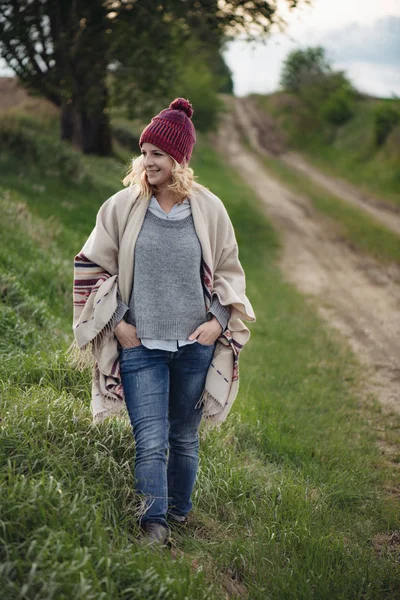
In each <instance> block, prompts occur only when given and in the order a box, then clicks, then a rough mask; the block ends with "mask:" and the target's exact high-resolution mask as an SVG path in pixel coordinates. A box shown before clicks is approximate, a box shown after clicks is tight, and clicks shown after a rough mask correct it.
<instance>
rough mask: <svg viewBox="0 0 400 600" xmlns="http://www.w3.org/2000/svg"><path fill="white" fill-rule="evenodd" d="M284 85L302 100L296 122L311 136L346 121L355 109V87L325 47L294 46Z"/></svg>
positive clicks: (285, 68) (284, 71)
mask: <svg viewBox="0 0 400 600" xmlns="http://www.w3.org/2000/svg"><path fill="white" fill-rule="evenodd" d="M281 85H282V86H283V87H284V89H285V90H286V91H288V92H290V93H292V94H294V95H295V96H296V97H297V98H299V100H300V107H299V113H298V117H297V125H298V127H299V129H301V130H302V135H304V133H305V134H306V135H308V136H310V135H311V136H312V135H314V134H315V133H316V134H317V135H318V133H319V132H321V131H323V132H324V135H325V137H326V139H329V138H330V137H331V136H332V127H338V126H340V125H343V124H344V123H346V122H347V121H348V120H349V119H350V118H351V116H352V114H353V111H354V106H353V105H354V98H355V90H354V89H353V87H352V85H351V83H350V81H349V80H348V79H347V77H346V75H345V73H344V72H342V71H334V70H333V68H332V66H331V64H330V62H329V61H328V59H327V58H326V53H325V50H324V48H322V47H320V46H318V47H316V48H311V47H310V48H306V49H305V50H295V51H293V52H291V53H290V54H289V55H288V57H287V58H286V60H285V62H284V65H283V68H282V73H281Z"/></svg>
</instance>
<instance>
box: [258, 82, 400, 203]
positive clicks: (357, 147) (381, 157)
mask: <svg viewBox="0 0 400 600" xmlns="http://www.w3.org/2000/svg"><path fill="white" fill-rule="evenodd" d="M254 98H255V99H256V101H257V103H258V104H259V106H260V107H261V108H264V109H266V110H267V111H268V112H269V113H270V114H272V115H273V116H275V118H276V119H277V120H278V121H279V123H280V125H281V126H282V128H283V130H284V131H285V132H286V133H287V135H288V138H289V140H290V144H291V145H292V146H293V147H294V148H295V149H296V150H297V151H299V152H301V153H302V154H304V155H305V156H306V157H307V159H308V160H309V161H311V162H312V163H313V164H315V166H317V167H319V168H321V169H322V170H323V171H326V172H327V173H330V174H331V175H335V176H339V177H343V178H344V179H347V180H348V181H350V182H351V183H353V184H355V185H357V186H358V187H359V188H361V189H362V190H363V191H364V193H366V194H367V195H368V194H372V195H374V196H377V197H378V198H380V199H381V200H384V201H386V202H388V203H390V204H392V205H394V206H396V207H399V206H400V169H399V158H400V156H399V148H398V139H399V133H400V130H399V128H397V130H396V132H393V133H392V135H391V136H389V137H388V139H387V142H386V143H385V144H384V145H383V146H382V147H376V146H375V143H374V119H375V111H376V109H377V108H378V107H379V106H382V105H383V104H385V103H386V104H387V103H391V104H392V105H393V106H395V107H397V109H398V110H400V101H399V99H398V98H393V99H377V98H369V97H364V98H359V99H358V100H357V101H356V103H355V112H354V116H353V117H352V118H351V119H350V120H349V121H348V122H347V123H345V124H344V125H342V126H340V127H337V128H334V129H333V130H332V131H331V133H330V135H329V137H327V135H326V133H324V132H323V131H321V130H319V131H314V132H313V133H312V134H310V132H309V131H308V129H307V128H305V127H302V126H301V119H300V118H299V111H298V110H296V111H293V107H292V105H291V103H290V102H287V100H286V99H285V95H284V94H283V93H276V94H271V95H268V96H263V95H259V94H255V95H254ZM294 112H295V118H294V116H293V114H294Z"/></svg>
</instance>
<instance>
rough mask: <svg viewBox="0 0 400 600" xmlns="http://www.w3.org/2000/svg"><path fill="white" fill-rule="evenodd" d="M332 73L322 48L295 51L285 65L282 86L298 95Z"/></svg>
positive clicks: (281, 78)
mask: <svg viewBox="0 0 400 600" xmlns="http://www.w3.org/2000/svg"><path fill="white" fill-rule="evenodd" d="M330 73H331V66H330V64H329V62H328V60H327V58H326V55H325V50H324V48H322V47H321V46H317V47H316V48H305V49H304V50H293V51H292V52H290V53H289V54H288V56H287V57H286V59H285V61H284V63H283V67H282V71H281V77H280V84H281V86H282V87H283V89H284V90H286V91H287V92H292V93H294V94H296V93H299V92H300V91H301V89H302V88H304V87H307V86H309V85H310V84H312V83H313V82H314V81H315V80H318V81H320V80H321V79H322V78H323V77H324V76H325V75H329V74H330Z"/></svg>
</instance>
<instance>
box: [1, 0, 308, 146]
mask: <svg viewBox="0 0 400 600" xmlns="http://www.w3.org/2000/svg"><path fill="white" fill-rule="evenodd" d="M286 1H287V3H288V4H289V6H291V7H292V8H294V7H295V6H296V5H297V4H298V3H299V2H300V1H301V0H286ZM276 20H277V12H276V8H275V3H274V2H272V0H268V1H266V0H252V2H249V1H248V0H225V1H224V3H223V5H222V3H221V2H220V1H219V0H140V1H137V0H0V54H1V55H2V56H3V57H4V59H5V60H6V62H7V64H8V66H10V67H11V68H12V69H14V71H15V73H16V74H17V76H18V77H19V79H20V80H21V82H22V83H23V84H24V85H25V86H26V87H28V88H29V89H31V90H36V91H37V92H38V93H39V94H41V95H43V96H45V97H46V98H48V99H49V100H50V101H51V102H53V103H54V104H56V105H57V106H58V107H60V109H61V136H62V138H63V139H67V140H71V141H72V143H73V144H74V145H75V146H77V147H78V148H81V149H82V150H83V151H84V152H87V153H98V154H108V153H109V152H110V151H111V134H110V126H109V116H108V103H109V89H108V78H107V75H108V69H109V68H111V70H112V72H113V74H114V75H115V77H117V75H118V76H119V75H120V74H123V73H125V77H122V78H121V79H120V85H121V87H120V91H121V90H122V87H123V85H127V84H128V83H131V86H132V87H131V89H130V92H131V93H132V97H131V102H132V103H135V102H137V95H139V92H141V91H143V92H144V93H145V94H146V96H147V97H151V98H156V97H157V96H159V95H160V94H162V93H165V88H166V85H167V83H168V80H169V77H170V73H171V71H173V68H170V67H171V65H172V67H173V63H174V56H175V52H176V42H177V41H179V38H180V37H181V39H182V40H185V39H188V38H189V37H190V36H191V35H193V34H194V35H195V36H196V37H198V38H199V39H200V40H201V41H204V42H205V43H207V44H213V45H214V47H215V48H218V49H219V48H221V44H222V43H223V40H224V38H225V36H227V35H228V36H232V35H235V34H236V33H237V32H248V33H249V34H250V33H251V31H252V32H253V33H252V35H254V34H255V33H257V32H262V33H266V32H268V31H269V29H270V27H271V24H272V23H273V22H274V21H276ZM174 41H175V42H174ZM139 67H140V68H142V74H139V73H138V71H139V70H140V69H139ZM124 70H125V71H124ZM149 80H151V82H152V86H151V90H149ZM127 89H129V87H128V88H127Z"/></svg>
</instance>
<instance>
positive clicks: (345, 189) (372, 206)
mask: <svg viewBox="0 0 400 600" xmlns="http://www.w3.org/2000/svg"><path fill="white" fill-rule="evenodd" d="M235 107H236V114H237V119H238V121H239V122H240V126H241V127H242V128H243V129H244V130H245V131H246V135H247V137H248V138H249V141H250V143H251V145H252V147H253V148H254V149H256V150H257V151H258V152H261V153H263V152H264V153H266V154H271V153H272V154H276V153H279V159H280V160H281V161H282V162H283V163H285V164H286V165H288V166H289V167H291V168H293V169H296V170H297V171H300V172H301V173H304V174H305V175H307V176H308V177H309V178H310V179H311V180H313V181H314V182H315V183H317V184H318V185H319V186H321V187H322V188H324V189H326V190H327V191H328V192H329V193H330V194H333V195H336V196H338V197H339V198H342V199H343V200H346V202H348V203H349V204H353V205H354V206H357V207H358V208H361V209H362V210H364V211H365V212H367V213H369V214H370V215H371V216H372V217H374V219H376V220H377V221H379V222H380V223H382V224H383V225H385V227H387V228H388V229H390V230H391V231H393V232H394V233H396V234H397V235H400V210H399V208H397V207H395V206H390V205H389V204H387V203H385V202H382V201H380V200H378V199H377V198H374V197H372V196H371V195H367V194H365V193H364V192H362V191H361V190H359V189H358V188H356V187H354V186H353V185H351V184H349V183H347V182H346V181H343V180H342V179H339V178H337V177H333V176H331V175H327V174H326V173H322V172H321V171H319V170H318V169H317V168H316V167H314V166H313V165H311V164H310V163H309V162H307V161H306V160H305V159H304V158H303V157H302V156H300V155H299V154H297V153H296V152H282V146H283V145H284V144H283V143H282V141H281V142H280V143H279V131H277V130H276V125H275V124H274V122H273V120H272V119H271V118H270V117H268V115H266V114H265V113H264V112H263V111H261V110H260V109H259V108H258V107H257V106H256V104H255V103H254V101H252V99H251V98H236V100H235ZM238 109H239V110H238ZM271 134H272V135H271ZM271 150H272V152H271ZM274 150H276V151H277V152H274Z"/></svg>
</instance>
